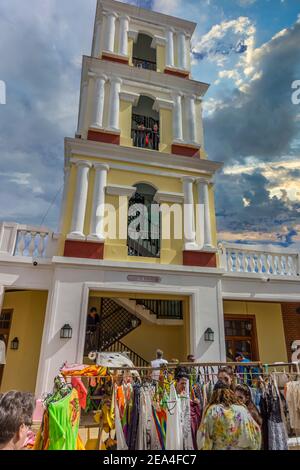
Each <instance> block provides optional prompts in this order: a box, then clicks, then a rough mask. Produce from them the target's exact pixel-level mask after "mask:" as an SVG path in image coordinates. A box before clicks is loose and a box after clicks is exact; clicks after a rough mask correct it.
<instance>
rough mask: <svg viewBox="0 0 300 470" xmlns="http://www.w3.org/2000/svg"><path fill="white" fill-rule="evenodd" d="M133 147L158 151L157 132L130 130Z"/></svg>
mask: <svg viewBox="0 0 300 470" xmlns="http://www.w3.org/2000/svg"><path fill="white" fill-rule="evenodd" d="M131 133H132V139H133V145H134V147H140V148H144V149H150V150H159V131H158V130H157V131H153V130H152V129H132V130H131Z"/></svg>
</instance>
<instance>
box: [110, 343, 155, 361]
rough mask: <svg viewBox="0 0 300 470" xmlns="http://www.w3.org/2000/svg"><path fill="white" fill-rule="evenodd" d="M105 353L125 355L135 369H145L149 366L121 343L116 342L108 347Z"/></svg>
mask: <svg viewBox="0 0 300 470" xmlns="http://www.w3.org/2000/svg"><path fill="white" fill-rule="evenodd" d="M105 352H118V353H127V356H128V357H129V359H130V360H131V361H132V362H133V364H134V365H135V366H136V367H147V366H149V362H147V361H146V360H145V359H144V358H142V357H141V356H139V355H138V354H137V353H136V352H135V351H133V350H132V349H130V348H129V347H128V346H126V345H125V344H124V343H122V342H121V341H116V342H115V343H113V344H112V345H111V346H109V347H108V348H107V349H106V350H105Z"/></svg>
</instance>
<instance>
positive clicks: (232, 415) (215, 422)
mask: <svg viewBox="0 0 300 470" xmlns="http://www.w3.org/2000/svg"><path fill="white" fill-rule="evenodd" d="M197 441H198V448H199V450H260V447H261V431H260V428H259V426H258V424H257V423H256V422H255V421H254V419H253V418H252V417H251V415H250V413H249V412H248V410H247V408H245V407H244V406H241V405H231V406H230V407H229V408H225V407H224V406H223V405H211V406H210V407H209V408H208V409H207V411H206V413H205V415H204V418H203V420H202V423H201V425H200V428H199V430H198V435H197Z"/></svg>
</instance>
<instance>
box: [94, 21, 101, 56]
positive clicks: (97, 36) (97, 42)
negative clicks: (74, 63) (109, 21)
mask: <svg viewBox="0 0 300 470" xmlns="http://www.w3.org/2000/svg"><path fill="white" fill-rule="evenodd" d="M101 27H102V21H101V20H98V21H97V24H96V34H95V42H94V50H93V56H94V57H100V52H101V47H100V40H101Z"/></svg>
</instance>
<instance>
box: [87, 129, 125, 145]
mask: <svg viewBox="0 0 300 470" xmlns="http://www.w3.org/2000/svg"><path fill="white" fill-rule="evenodd" d="M88 140H94V141H96V142H105V143H106V144H115V145H120V134H113V133H111V132H103V131H93V130H91V129H90V130H89V131H88Z"/></svg>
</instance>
